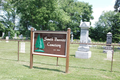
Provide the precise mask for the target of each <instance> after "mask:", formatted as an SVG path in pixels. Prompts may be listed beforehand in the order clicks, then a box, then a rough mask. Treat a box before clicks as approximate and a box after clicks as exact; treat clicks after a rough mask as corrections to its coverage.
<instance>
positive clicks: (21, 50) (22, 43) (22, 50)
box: [20, 42, 25, 53]
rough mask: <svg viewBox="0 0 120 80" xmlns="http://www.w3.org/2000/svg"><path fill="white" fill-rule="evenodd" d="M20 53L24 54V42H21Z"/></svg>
mask: <svg viewBox="0 0 120 80" xmlns="http://www.w3.org/2000/svg"><path fill="white" fill-rule="evenodd" d="M20 52H21V53H25V42H21V47H20Z"/></svg>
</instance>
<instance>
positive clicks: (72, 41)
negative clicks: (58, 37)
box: [71, 34, 73, 42]
mask: <svg viewBox="0 0 120 80" xmlns="http://www.w3.org/2000/svg"><path fill="white" fill-rule="evenodd" d="M71 42H73V34H72V35H71Z"/></svg>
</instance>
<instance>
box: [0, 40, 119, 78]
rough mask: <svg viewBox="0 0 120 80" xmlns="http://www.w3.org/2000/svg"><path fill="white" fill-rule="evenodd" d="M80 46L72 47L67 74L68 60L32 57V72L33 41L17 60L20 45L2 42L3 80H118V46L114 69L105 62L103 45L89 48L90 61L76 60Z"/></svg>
mask: <svg viewBox="0 0 120 80" xmlns="http://www.w3.org/2000/svg"><path fill="white" fill-rule="evenodd" d="M78 46H79V44H70V55H69V73H65V66H66V65H65V64H66V60H65V58H59V59H58V66H56V62H57V58H56V57H47V56H37V55H34V56H33V68H32V69H30V68H29V67H30V42H25V53H20V57H19V61H17V51H18V42H17V41H9V42H8V43H6V42H5V41H0V80H119V79H120V49H117V47H118V46H115V50H114V61H113V69H112V72H111V61H109V60H106V56H107V54H106V53H103V50H104V49H103V48H102V45H99V46H97V45H96V46H93V47H91V48H90V51H91V52H92V57H91V58H90V59H79V58H75V52H76V51H77V48H78Z"/></svg>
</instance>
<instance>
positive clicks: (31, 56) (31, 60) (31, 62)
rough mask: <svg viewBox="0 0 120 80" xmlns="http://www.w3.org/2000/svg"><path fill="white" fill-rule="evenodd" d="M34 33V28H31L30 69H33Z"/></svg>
mask: <svg viewBox="0 0 120 80" xmlns="http://www.w3.org/2000/svg"><path fill="white" fill-rule="evenodd" d="M33 31H34V28H31V44H30V68H33V54H32V45H33Z"/></svg>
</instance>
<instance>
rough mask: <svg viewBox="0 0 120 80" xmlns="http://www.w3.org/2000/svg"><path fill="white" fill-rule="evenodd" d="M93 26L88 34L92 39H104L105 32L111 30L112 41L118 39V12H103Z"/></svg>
mask: <svg viewBox="0 0 120 80" xmlns="http://www.w3.org/2000/svg"><path fill="white" fill-rule="evenodd" d="M95 26H96V27H95V28H94V29H92V31H91V33H92V34H91V35H90V37H91V38H93V39H94V40H97V41H106V36H107V33H108V32H111V33H112V35H113V37H112V41H113V42H119V41H120V36H119V34H120V13H116V12H114V11H108V12H103V13H102V14H101V16H100V17H99V21H98V22H96V23H95Z"/></svg>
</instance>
